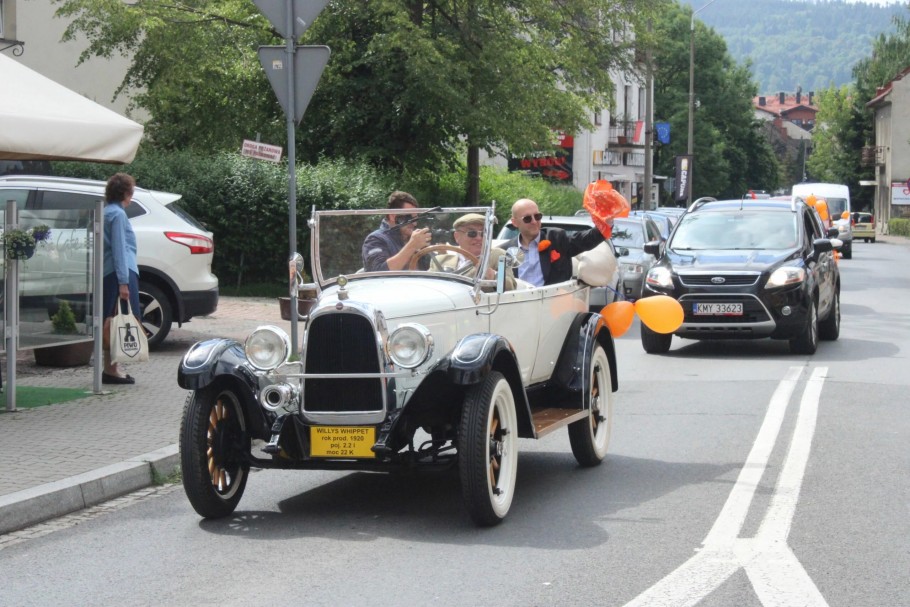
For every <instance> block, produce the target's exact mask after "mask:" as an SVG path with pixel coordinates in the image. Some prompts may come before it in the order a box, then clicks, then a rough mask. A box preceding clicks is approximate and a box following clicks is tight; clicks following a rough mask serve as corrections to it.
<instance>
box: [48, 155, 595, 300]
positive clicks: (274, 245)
mask: <svg viewBox="0 0 910 607" xmlns="http://www.w3.org/2000/svg"><path fill="white" fill-rule="evenodd" d="M118 171H123V172H126V173H129V174H131V175H132V176H133V177H135V178H136V181H137V183H139V184H140V185H141V186H142V187H145V188H149V189H153V190H163V191H167V192H176V193H179V194H181V195H182V196H183V199H182V200H181V202H180V204H181V205H182V206H183V207H184V209H185V210H186V211H187V212H189V213H190V214H191V215H193V216H194V217H195V218H196V219H197V220H198V221H199V222H201V223H202V224H203V225H205V226H206V228H207V229H208V230H209V231H211V232H212V233H213V234H214V240H215V255H214V259H213V262H212V271H213V272H214V274H215V275H216V276H218V279H219V281H220V283H221V284H222V285H224V286H225V287H230V288H233V289H241V288H243V287H244V286H245V285H248V284H250V283H254V284H255V283H266V284H268V283H275V284H278V285H281V286H282V288H284V287H283V285H285V284H286V282H287V269H286V268H287V264H286V260H287V259H288V255H289V253H290V248H289V238H290V236H289V225H288V223H289V217H288V177H287V163H286V162H285V163H278V164H273V163H268V162H262V161H259V160H253V159H250V158H245V157H242V156H240V155H239V154H233V153H225V152H221V153H216V154H208V155H206V154H201V153H199V152H192V151H179V152H163V151H159V150H155V149H154V148H151V147H149V148H143V149H142V150H141V151H140V153H139V154H138V155H137V156H136V159H135V160H134V161H133V162H132V163H131V164H129V165H125V166H122V167H112V166H111V165H106V164H92V163H84V162H56V163H54V172H55V173H56V174H58V175H67V176H71V177H82V178H89V179H99V180H102V181H105V180H107V179H108V178H109V177H110V176H111V175H112V174H113V173H115V172H118ZM296 178H297V201H296V206H297V213H296V221H297V226H296V227H297V230H296V235H297V250H298V251H300V252H301V253H302V254H303V255H304V257H305V259H306V261H307V267H309V257H310V251H309V246H310V241H309V229H308V228H307V219H308V218H309V217H310V215H311V210H312V208H313V207H315V208H317V209H370V208H377V209H381V208H385V206H386V204H387V200H388V196H389V193H390V192H392V191H393V190H396V189H399V190H405V191H408V192H411V193H412V194H414V196H415V197H416V198H417V200H419V201H420V204H421V206H422V207H432V206H437V205H438V206H464V199H465V183H466V173H465V169H464V167H460V168H457V169H455V170H452V171H448V172H444V173H438V174H427V173H423V174H419V175H418V174H409V173H405V174H403V175H398V174H395V173H392V172H390V171H382V170H380V169H376V168H375V167H373V166H371V165H370V164H368V163H367V162H356V161H348V160H329V159H324V160H321V161H320V162H319V163H318V164H316V165H298V166H297V175H296ZM519 198H532V199H534V200H535V201H536V202H537V203H538V205H540V209H541V211H543V212H545V213H550V214H554V215H572V214H573V213H574V212H575V211H576V210H578V209H580V208H581V198H582V193H581V192H579V191H578V190H576V189H575V188H573V187H571V186H557V185H552V184H550V183H548V182H546V181H544V180H542V179H535V178H530V177H527V176H525V175H523V174H520V173H509V172H508V171H506V170H505V169H501V168H495V167H483V168H482V169H481V176H480V204H481V205H487V204H490V203H491V201H495V202H496V215H497V217H498V218H499V221H500V225H502V222H504V221H506V220H507V219H508V217H509V215H510V213H511V207H512V203H514V202H515V201H516V200H518V199H519Z"/></svg>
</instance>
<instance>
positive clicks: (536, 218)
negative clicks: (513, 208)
mask: <svg viewBox="0 0 910 607" xmlns="http://www.w3.org/2000/svg"><path fill="white" fill-rule="evenodd" d="M532 219H533V220H534V221H540V220H541V219H543V213H534V214H533V215H525V216H524V217H522V218H521V221H522V222H524V223H531V220H532Z"/></svg>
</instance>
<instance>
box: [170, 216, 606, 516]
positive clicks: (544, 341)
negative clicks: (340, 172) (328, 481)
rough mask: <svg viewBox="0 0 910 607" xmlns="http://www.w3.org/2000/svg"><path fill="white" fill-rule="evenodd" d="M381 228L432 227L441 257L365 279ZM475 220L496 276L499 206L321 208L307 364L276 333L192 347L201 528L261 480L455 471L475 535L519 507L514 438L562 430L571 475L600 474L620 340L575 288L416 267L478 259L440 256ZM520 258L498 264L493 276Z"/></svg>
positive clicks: (189, 365) (187, 469)
mask: <svg viewBox="0 0 910 607" xmlns="http://www.w3.org/2000/svg"><path fill="white" fill-rule="evenodd" d="M388 213H393V214H398V215H402V214H409V215H414V217H413V219H412V220H410V221H413V222H416V223H417V224H418V225H431V226H432V227H433V229H434V234H439V236H437V239H436V240H434V242H436V243H438V246H430V247H427V248H425V249H422V250H421V251H420V252H419V253H418V254H417V256H415V257H413V258H412V259H411V262H410V264H409V266H408V268H409V269H405V270H401V271H390V272H363V271H359V269H360V268H361V267H362V266H363V262H362V260H361V250H360V243H362V242H363V240H364V238H365V237H366V236H367V235H368V234H369V233H370V232H371V231H372V230H374V229H376V227H377V226H379V223H380V220H381V219H382V218H383V217H384V216H385V215H386V214H388ZM465 213H482V214H483V215H484V217H485V222H486V227H487V229H486V230H485V234H486V236H485V242H484V246H483V250H482V252H481V255H480V257H479V259H477V262H476V263H475V265H476V266H479V267H486V263H487V260H488V259H489V258H490V250H491V244H492V243H491V230H492V225H493V219H494V214H493V209H492V208H479V207H467V208H450V209H438V208H437V209H430V210H427V211H421V212H420V213H417V214H415V211H414V209H401V210H397V211H390V210H388V209H381V210H377V211H367V210H354V211H340V210H327V211H315V212H314V215H313V217H312V219H311V220H310V222H309V225H310V228H311V231H312V236H311V238H310V243H311V253H312V256H311V259H312V268H311V271H312V276H313V278H314V280H315V288H316V289H317V290H318V295H317V298H316V301H315V302H314V305H313V306H312V307H311V308H310V310H309V313H308V314H307V317H306V319H305V321H304V322H305V325H304V328H303V331H302V344H301V345H300V354H299V356H296V355H294V352H295V349H294V348H293V347H292V345H291V343H290V339H289V337H288V335H287V334H286V333H285V332H284V331H283V330H281V329H280V328H277V327H273V326H263V327H260V328H258V329H256V330H255V331H254V332H253V333H252V334H251V335H250V336H249V337H247V339H246V340H245V342H244V343H243V344H241V343H239V342H237V341H233V340H230V339H210V340H207V341H203V342H199V343H197V344H195V345H194V346H193V347H192V348H190V350H189V351H188V352H187V353H186V355H185V356H184V358H183V360H182V362H181V363H180V367H179V371H178V383H179V384H180V386H181V387H183V388H185V389H187V390H192V391H193V392H192V394H191V395H190V397H189V398H188V400H187V403H186V406H185V409H184V412H183V422H182V425H181V430H180V458H181V459H180V461H181V469H182V475H183V485H184V489H185V490H186V494H187V497H188V498H189V501H190V503H191V504H192V506H193V508H194V509H195V510H196V512H197V513H199V514H200V515H201V516H203V517H206V518H217V517H224V516H227V515H229V514H231V512H233V511H234V509H235V508H236V507H237V504H238V502H239V501H240V498H241V496H242V495H243V492H244V488H245V486H246V483H247V480H248V478H249V471H250V469H251V468H254V467H255V468H281V469H295V470H313V469H321V470H363V471H370V472H393V471H404V470H413V469H420V468H423V469H445V468H450V467H457V470H458V472H459V481H460V484H461V492H462V496H463V501H464V505H465V507H466V510H467V511H468V513H469V514H470V516H471V517H472V518H473V520H474V521H475V522H476V523H477V524H479V525H494V524H496V523H499V522H500V521H502V520H503V518H505V516H506V514H507V513H508V511H509V508H510V506H511V503H512V499H513V497H514V495H515V482H516V478H517V466H518V459H519V441H518V439H519V438H529V439H539V438H543V437H544V436H546V435H548V434H550V433H552V432H553V431H555V430H557V429H559V428H567V429H568V434H569V443H570V444H571V447H572V453H573V454H574V455H575V459H576V460H577V461H578V463H579V464H580V465H582V466H596V465H598V464H599V463H600V462H601V460H602V459H603V458H604V456H605V455H606V452H607V448H608V445H609V440H610V429H611V425H612V409H613V393H614V392H616V390H617V388H618V383H617V375H616V353H615V351H614V348H613V340H612V338H611V336H610V332H609V330H608V329H607V328H606V327H605V326H604V323H603V322H602V317H601V316H600V315H599V314H596V313H592V312H590V311H589V310H588V296H589V294H590V287H589V286H587V285H586V284H584V283H583V282H581V281H578V280H576V279H574V278H573V279H570V280H567V281H565V282H562V283H558V284H554V285H548V286H543V287H534V286H532V285H530V284H529V283H526V282H524V281H518V287H517V288H515V289H513V290H505V285H504V284H503V281H501V280H500V281H496V280H484V279H481V278H479V277H477V276H476V275H477V274H480V275H483V274H485V273H483V272H479V273H478V272H473V273H471V272H467V273H463V272H445V271H442V269H441V268H442V264H432V263H431V264H430V268H434V267H439V268H440V269H438V270H433V269H431V270H428V271H421V270H419V269H417V268H418V267H419V261H420V259H421V258H423V257H425V256H435V255H437V254H446V253H459V254H461V255H464V256H465V257H467V258H468V259H471V257H473V256H472V255H471V254H470V253H468V252H467V251H464V250H462V249H459V248H458V247H454V246H452V245H449V244H446V242H447V236H446V234H447V233H448V232H450V231H451V229H452V225H453V222H454V220H455V219H456V218H458V217H460V216H461V215H462V214H465ZM430 218H432V219H433V221H432V222H430V221H429V219H430ZM425 222H426V223H425ZM516 254H517V248H513V249H512V251H511V253H507V254H506V255H503V256H501V257H500V260H501V262H499V264H498V267H497V271H498V272H499V273H500V274H499V276H500V277H501V276H503V275H504V272H507V271H508V270H509V267H510V266H511V265H512V264H513V263H517V258H516V257H515V255H516ZM471 261H472V263H473V262H474V260H471ZM301 266H302V258H301V260H299V265H298V272H301V271H302V267H301ZM566 473H567V474H572V470H571V468H569V469H567V471H566ZM530 474H531V475H533V472H531V473H530ZM268 478H269V477H259V480H260V481H267V480H268ZM401 499H402V500H406V499H407V497H406V496H402V498H401ZM567 499H568V498H567Z"/></svg>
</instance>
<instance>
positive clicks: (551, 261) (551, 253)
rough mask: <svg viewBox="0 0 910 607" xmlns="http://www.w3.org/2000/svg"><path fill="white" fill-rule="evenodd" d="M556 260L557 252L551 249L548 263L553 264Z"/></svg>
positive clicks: (557, 257)
mask: <svg viewBox="0 0 910 607" xmlns="http://www.w3.org/2000/svg"><path fill="white" fill-rule="evenodd" d="M557 259H559V251H557V250H556V249H553V250H552V251H550V263H553V262H555V261H556V260H557Z"/></svg>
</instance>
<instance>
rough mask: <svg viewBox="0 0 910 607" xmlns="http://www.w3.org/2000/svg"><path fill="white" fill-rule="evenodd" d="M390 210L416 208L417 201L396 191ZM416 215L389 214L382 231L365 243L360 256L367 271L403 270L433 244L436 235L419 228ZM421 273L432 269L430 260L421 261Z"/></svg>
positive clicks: (383, 223)
mask: <svg viewBox="0 0 910 607" xmlns="http://www.w3.org/2000/svg"><path fill="white" fill-rule="evenodd" d="M388 208H390V209H416V208H418V205H417V199H416V198H414V197H413V196H412V195H410V194H408V193H407V192H402V191H399V190H396V191H394V192H392V193H391V195H389V205H388ZM415 217H416V216H415V215H391V214H390V215H387V216H386V218H385V219H383V220H382V224H380V226H379V229H378V230H375V231H373V232H371V233H370V235H369V236H367V237H366V240H364V241H363V248H362V249H361V256H362V257H363V269H364V271H366V272H388V271H397V270H403V269H405V268H406V267H407V264H408V262H409V261H410V260H411V257H413V256H414V254H415V253H417V251H419V250H420V249H422V248H424V247H426V246H428V245H430V244H432V241H433V233H432V231H431V230H430V229H429V228H418V227H417V225H416V222H415V221H414V220H415ZM419 267H420V269H421V270H426V269H428V268H429V258H426V257H425V258H423V259H421V260H420V262H419Z"/></svg>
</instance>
